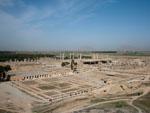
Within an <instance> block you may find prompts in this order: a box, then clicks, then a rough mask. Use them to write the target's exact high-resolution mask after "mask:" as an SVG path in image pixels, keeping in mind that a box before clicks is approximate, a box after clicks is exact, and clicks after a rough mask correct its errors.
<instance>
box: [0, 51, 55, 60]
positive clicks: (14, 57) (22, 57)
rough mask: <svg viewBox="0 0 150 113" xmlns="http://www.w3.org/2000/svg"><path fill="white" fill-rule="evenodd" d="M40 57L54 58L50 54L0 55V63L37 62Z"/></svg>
mask: <svg viewBox="0 0 150 113" xmlns="http://www.w3.org/2000/svg"><path fill="white" fill-rule="evenodd" d="M41 57H51V58H55V57H56V56H55V55H52V54H9V53H7V54H0V62H5V61H10V60H11V61H16V60H17V61H24V60H25V59H26V60H28V61H31V60H38V59H39V58H41Z"/></svg>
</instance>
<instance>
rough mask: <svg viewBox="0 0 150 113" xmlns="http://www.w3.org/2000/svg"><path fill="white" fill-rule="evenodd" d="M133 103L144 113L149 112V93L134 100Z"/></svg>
mask: <svg viewBox="0 0 150 113" xmlns="http://www.w3.org/2000/svg"><path fill="white" fill-rule="evenodd" d="M133 104H134V105H136V106H138V107H139V108H141V109H142V110H143V112H144V113H149V112H150V93H148V94H147V95H144V96H142V97H140V98H139V99H137V100H135V101H134V102H133Z"/></svg>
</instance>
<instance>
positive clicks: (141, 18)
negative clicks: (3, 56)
mask: <svg viewBox="0 0 150 113" xmlns="http://www.w3.org/2000/svg"><path fill="white" fill-rule="evenodd" d="M53 49H55V50H59V49H60V50H64V49H65V50H76V49H81V50H84V49H86V50H87V49H89V50H94V49H96V50H124V49H125V50H150V0H0V50H40V51H41V50H53Z"/></svg>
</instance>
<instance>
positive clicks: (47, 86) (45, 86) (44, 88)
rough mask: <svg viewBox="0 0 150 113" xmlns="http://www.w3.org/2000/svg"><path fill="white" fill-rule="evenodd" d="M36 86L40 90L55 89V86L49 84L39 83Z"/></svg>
mask: <svg viewBox="0 0 150 113" xmlns="http://www.w3.org/2000/svg"><path fill="white" fill-rule="evenodd" d="M38 88H40V89H42V90H52V89H55V88H56V87H55V86H51V85H40V86H39V87H38Z"/></svg>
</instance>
